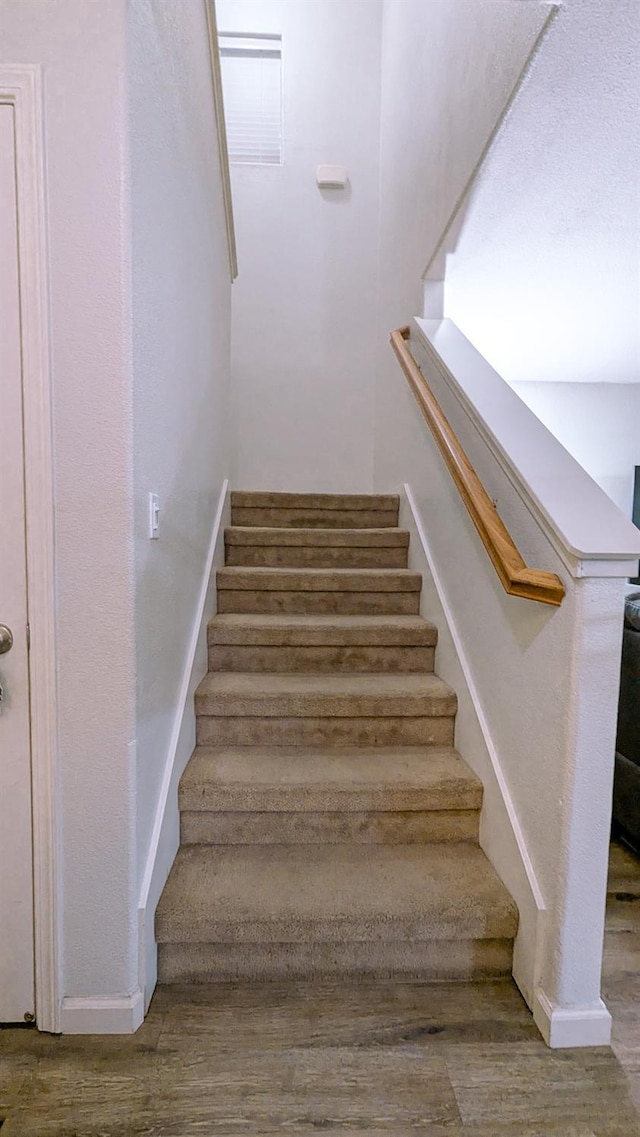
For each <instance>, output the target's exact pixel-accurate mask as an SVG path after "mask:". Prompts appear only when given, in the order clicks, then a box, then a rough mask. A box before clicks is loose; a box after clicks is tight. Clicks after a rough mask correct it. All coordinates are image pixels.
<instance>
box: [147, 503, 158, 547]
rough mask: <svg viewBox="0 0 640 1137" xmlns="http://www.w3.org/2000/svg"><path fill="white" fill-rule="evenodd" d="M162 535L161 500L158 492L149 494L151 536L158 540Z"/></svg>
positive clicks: (153, 539) (152, 538)
mask: <svg viewBox="0 0 640 1137" xmlns="http://www.w3.org/2000/svg"><path fill="white" fill-rule="evenodd" d="M159 536H160V501H159V499H158V495H157V493H150V494H149V537H150V538H151V540H152V541H157V540H158V537H159Z"/></svg>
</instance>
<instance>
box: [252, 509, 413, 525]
mask: <svg viewBox="0 0 640 1137" xmlns="http://www.w3.org/2000/svg"><path fill="white" fill-rule="evenodd" d="M231 524H232V525H251V526H254V525H258V526H266V527H268V528H275V529H288V528H293V529H394V528H395V527H396V526H397V524H398V511H397V509H305V508H304V507H303V508H299V507H293V508H291V509H271V508H268V507H267V508H252V507H244V506H232V508H231Z"/></svg>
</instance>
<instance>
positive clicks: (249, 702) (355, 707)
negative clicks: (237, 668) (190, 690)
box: [195, 679, 456, 718]
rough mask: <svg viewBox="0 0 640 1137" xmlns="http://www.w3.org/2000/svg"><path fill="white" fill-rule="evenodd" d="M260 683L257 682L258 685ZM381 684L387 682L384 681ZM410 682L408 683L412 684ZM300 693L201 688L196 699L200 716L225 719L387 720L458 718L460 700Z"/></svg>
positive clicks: (450, 695) (440, 696)
mask: <svg viewBox="0 0 640 1137" xmlns="http://www.w3.org/2000/svg"><path fill="white" fill-rule="evenodd" d="M258 682H259V680H257V679H256V680H254V683H255V684H256V685H257V683H258ZM381 682H384V680H382V681H381ZM408 682H409V680H407V684H408ZM310 688H311V689H310V690H308V691H302V690H300V689H298V690H297V691H296V692H295V693H294V692H293V691H290V692H288V693H281V694H273V693H270V694H267V693H265V692H257V693H254V692H252V691H251V690H250V689H249V690H248V689H245V690H244V691H243V692H236V693H231V692H230V691H220V692H219V693H218V694H216V693H214V692H213V691H208V692H207V691H205V690H203V689H202V688H198V690H197V691H196V695H195V705H196V714H197V715H223V716H225V717H229V718H238V717H240V716H243V717H244V716H246V717H252V716H255V717H258V716H259V717H261V718H314V717H317V718H324V717H326V718H372V717H375V718H378V717H382V716H383V715H384V716H391V717H399V716H403V717H406V718H415V717H416V716H419V717H423V716H426V715H435V716H436V717H441V716H442V715H454V714H455V712H456V697H455V695H454V694H453V692H450V693H445V694H440V693H438V692H433V693H431V694H429V693H427V692H426V691H424V690H423V691H422V692H420V693H413V694H408V693H407V694H405V693H401V692H398V691H396V692H395V693H387V692H385V693H384V694H378V695H374V694H371V692H369V693H364V692H362V691H360V692H359V693H357V694H356V693H355V692H354V691H352V692H350V693H348V694H343V693H341V692H340V691H339V690H338V691H336V690H335V689H334V690H333V691H332V692H331V693H327V692H324V693H322V692H320V691H318V690H313V681H312V680H311V681H310Z"/></svg>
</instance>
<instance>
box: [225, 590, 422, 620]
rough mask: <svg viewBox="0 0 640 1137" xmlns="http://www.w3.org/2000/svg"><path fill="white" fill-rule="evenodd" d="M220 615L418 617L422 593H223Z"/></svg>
mask: <svg viewBox="0 0 640 1137" xmlns="http://www.w3.org/2000/svg"><path fill="white" fill-rule="evenodd" d="M218 612H221V613H227V612H239V613H256V614H260V615H290V616H304V615H308V616H417V615H419V612H420V593H419V592H364V591H363V592H303V591H302V590H300V591H295V590H293V589H291V590H288V591H286V592H285V591H283V592H275V591H268V590H267V589H264V590H261V591H252V590H249V589H238V590H236V589H232V588H229V589H219V591H218Z"/></svg>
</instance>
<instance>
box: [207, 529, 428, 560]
mask: <svg viewBox="0 0 640 1137" xmlns="http://www.w3.org/2000/svg"><path fill="white" fill-rule="evenodd" d="M224 542H225V553H226V560H225V563H226V564H228V565H254V566H257V567H267V566H268V567H275V568H279V567H285V568H286V567H289V568H406V567H407V555H408V548H409V534H408V532H407V531H406V530H405V529H392V528H386V529H291V528H284V529H276V528H265V527H260V526H250V525H249V526H239V525H234V526H231V527H230V528H228V529H225V531H224Z"/></svg>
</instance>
